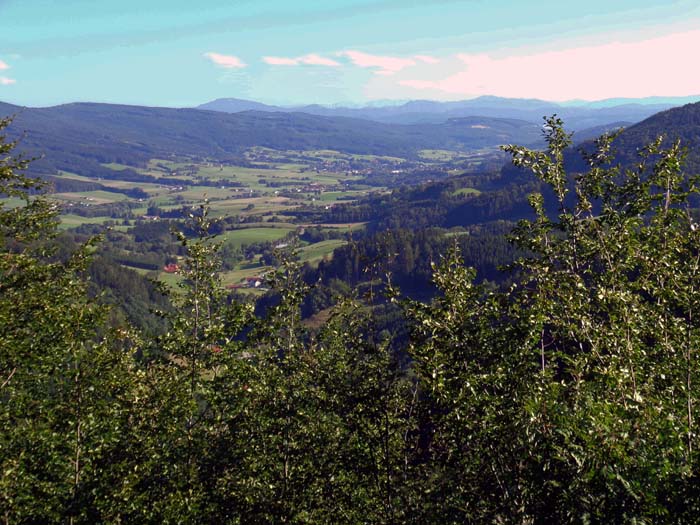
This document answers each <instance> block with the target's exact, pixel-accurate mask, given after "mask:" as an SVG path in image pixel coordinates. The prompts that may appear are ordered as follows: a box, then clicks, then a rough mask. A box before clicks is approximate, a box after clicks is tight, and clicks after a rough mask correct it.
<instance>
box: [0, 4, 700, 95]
mask: <svg viewBox="0 0 700 525" xmlns="http://www.w3.org/2000/svg"><path fill="white" fill-rule="evenodd" d="M698 50H700V0H663V1H659V0H586V1H584V2H567V1H565V0H430V1H417V0H377V1H367V0H198V1H196V2H193V1H192V0H118V1H113V0H0V101H4V102H9V103H13V104H18V105H26V106H49V105H55V104H61V103H68V102H84V101H91V102H110V103H123V104H138V105H150V106H171V107H189V106H196V105H198V104H202V103H204V102H207V101H210V100H213V99H216V98H224V97H233V98H242V99H250V100H257V101H261V102H265V103H271V104H285V105H294V104H312V103H318V104H371V103H374V104H378V103H382V102H384V101H390V100H394V101H396V100H409V99H432V100H463V99H470V98H474V97H478V96H481V95H494V96H502V97H516V98H539V99H544V100H550V101H569V100H601V99H606V98H617V97H626V98H641V97H650V96H661V97H671V96H693V95H700V68H698V67H697V53H698Z"/></svg>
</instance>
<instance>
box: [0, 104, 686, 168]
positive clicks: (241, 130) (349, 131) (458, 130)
mask: <svg viewBox="0 0 700 525" xmlns="http://www.w3.org/2000/svg"><path fill="white" fill-rule="evenodd" d="M467 102H469V103H470V104H472V107H474V104H477V105H478V104H481V107H482V108H496V107H500V108H501V109H500V110H499V111H502V112H503V113H501V114H507V111H506V109H505V106H506V105H510V106H511V110H512V112H513V113H515V114H522V112H523V111H525V109H526V108H529V111H531V112H539V113H541V114H543V115H546V114H549V113H550V111H551V110H552V108H551V107H549V106H547V105H546V104H548V103H543V102H541V101H525V100H508V99H493V98H486V97H484V98H482V99H480V100H476V101H467ZM497 102H498V104H501V102H503V104H501V105H500V106H499V105H498V104H497ZM241 104H243V103H241ZM460 104H461V103H457V102H455V103H436V102H419V101H416V102H413V103H408V104H405V105H403V106H399V108H401V109H399V111H405V110H406V109H407V108H409V109H411V108H413V109H415V110H416V112H414V113H405V114H418V113H420V112H421V111H428V110H429V109H430V108H436V107H437V108H443V109H444V108H448V110H447V113H449V112H451V111H457V109H460V108H461V109H460V111H462V110H464V111H466V110H465V109H464V108H465V107H466V106H460ZM538 104H540V105H538ZM241 107H243V106H241ZM319 107H321V106H319ZM535 107H537V108H539V109H533V108H535ZM624 107H625V106H615V107H613V108H597V109H596V110H595V111H600V112H602V113H601V115H602V114H606V115H608V116H607V117H606V119H605V120H607V121H609V122H605V123H603V124H600V125H598V126H597V127H595V128H588V129H582V130H579V131H577V132H576V133H575V137H574V138H575V140H576V142H577V143H580V142H582V141H586V140H590V139H591V138H593V137H595V136H598V135H599V134H601V133H602V132H603V131H607V130H611V129H615V128H617V127H620V126H622V125H626V126H628V127H627V129H626V130H625V131H624V132H623V133H622V135H621V136H620V137H619V139H618V143H617V147H618V149H619V150H620V158H621V159H626V160H632V159H633V158H634V156H635V153H636V150H637V148H639V147H641V146H642V145H644V144H645V143H647V142H649V141H650V140H652V139H653V138H654V137H656V136H657V135H659V134H666V135H667V136H669V137H670V138H675V137H679V138H681V139H682V140H683V143H684V145H685V146H686V147H688V148H689V155H688V160H689V166H690V167H693V168H700V103H695V104H687V105H685V106H682V107H677V108H672V109H668V110H665V111H662V112H660V113H658V114H655V115H653V116H651V117H650V118H648V119H646V120H644V121H643V122H640V123H638V124H632V125H630V121H629V120H627V119H625V120H627V121H626V122H625V121H620V120H619V118H617V117H618V116H619V115H620V114H623V113H624ZM634 107H635V108H636V109H639V108H641V107H642V105H641V104H638V105H634ZM655 107H656V105H655V104H651V105H647V106H643V108H644V109H645V110H649V109H651V108H655ZM449 108H452V109H449ZM621 108H622V109H621ZM372 109H379V110H381V111H385V112H387V113H388V112H390V111H392V108H390V107H383V108H364V109H360V110H357V111H368V112H369V111H371V110H372ZM326 110H328V111H332V109H329V108H326ZM348 111H350V110H348ZM494 111H495V110H494ZM519 111H520V113H518V112H519ZM606 112H607V113H606ZM5 115H15V119H14V122H13V124H12V125H11V127H10V129H9V135H10V137H11V138H19V139H20V146H19V147H20V150H21V151H23V152H25V153H26V154H27V155H30V156H37V157H42V158H41V159H39V160H37V161H34V162H33V163H32V166H31V171H32V172H33V173H35V174H43V175H55V174H56V173H57V171H58V170H64V171H69V172H74V173H79V174H83V175H87V176H91V177H103V176H104V177H114V173H115V172H114V171H113V170H110V169H108V168H106V167H104V166H103V164H106V163H110V162H118V163H121V164H127V165H131V166H135V167H137V166H144V165H145V163H146V162H147V161H148V160H149V159H153V158H172V157H190V158H200V159H208V160H215V161H216V160H218V161H236V160H242V157H241V154H242V153H243V152H244V151H245V150H246V149H247V148H250V147H252V146H264V147H269V148H273V149H278V150H319V149H331V150H337V151H341V152H345V153H355V154H376V155H389V156H396V157H403V158H417V157H418V153H419V151H420V150H424V149H450V150H461V151H474V150H477V149H482V148H493V147H496V146H498V145H500V144H507V143H515V144H522V145H527V146H531V147H532V146H534V147H537V146H539V145H541V144H542V142H541V123H535V120H537V119H533V120H523V119H515V118H502V117H493V116H470V117H459V118H456V117H450V118H445V119H444V120H443V121H442V122H439V123H433V122H423V123H413V124H397V123H387V122H376V121H371V120H364V119H359V118H349V117H340V116H335V117H330V116H323V115H314V114H309V113H300V112H287V111H284V112H283V111H260V107H258V110H256V111H250V110H246V111H242V112H237V113H232V114H229V113H222V112H217V111H205V110H200V109H173V108H151V107H141V106H124V105H113V104H94V103H76V104H66V105H62V106H55V107H49V108H24V107H19V106H14V105H10V104H4V103H0V116H5ZM565 124H566V125H567V128H568V129H570V126H569V122H568V121H565ZM123 175H124V177H127V176H128V175H130V172H129V171H128V170H125V171H124V172H123ZM134 175H135V173H134ZM132 180H133V179H132Z"/></svg>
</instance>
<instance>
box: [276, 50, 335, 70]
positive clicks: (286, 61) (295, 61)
mask: <svg viewBox="0 0 700 525" xmlns="http://www.w3.org/2000/svg"><path fill="white" fill-rule="evenodd" d="M263 62H265V63H266V64H269V65H271V66H300V65H307V66H328V67H338V66H340V65H341V64H340V62H336V61H335V60H333V59H331V58H326V57H322V56H321V55H317V54H316V53H310V54H308V55H303V56H300V57H273V56H265V57H263Z"/></svg>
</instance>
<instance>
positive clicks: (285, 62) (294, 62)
mask: <svg viewBox="0 0 700 525" xmlns="http://www.w3.org/2000/svg"><path fill="white" fill-rule="evenodd" d="M263 62H265V63H266V64H270V65H271V66H298V65H299V60H298V59H296V58H287V57H263Z"/></svg>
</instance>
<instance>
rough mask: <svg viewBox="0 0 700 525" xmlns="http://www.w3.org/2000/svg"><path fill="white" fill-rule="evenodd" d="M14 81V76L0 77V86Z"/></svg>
mask: <svg viewBox="0 0 700 525" xmlns="http://www.w3.org/2000/svg"><path fill="white" fill-rule="evenodd" d="M16 83H17V81H16V80H15V79H14V78H7V77H0V86H11V85H12V84H16Z"/></svg>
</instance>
